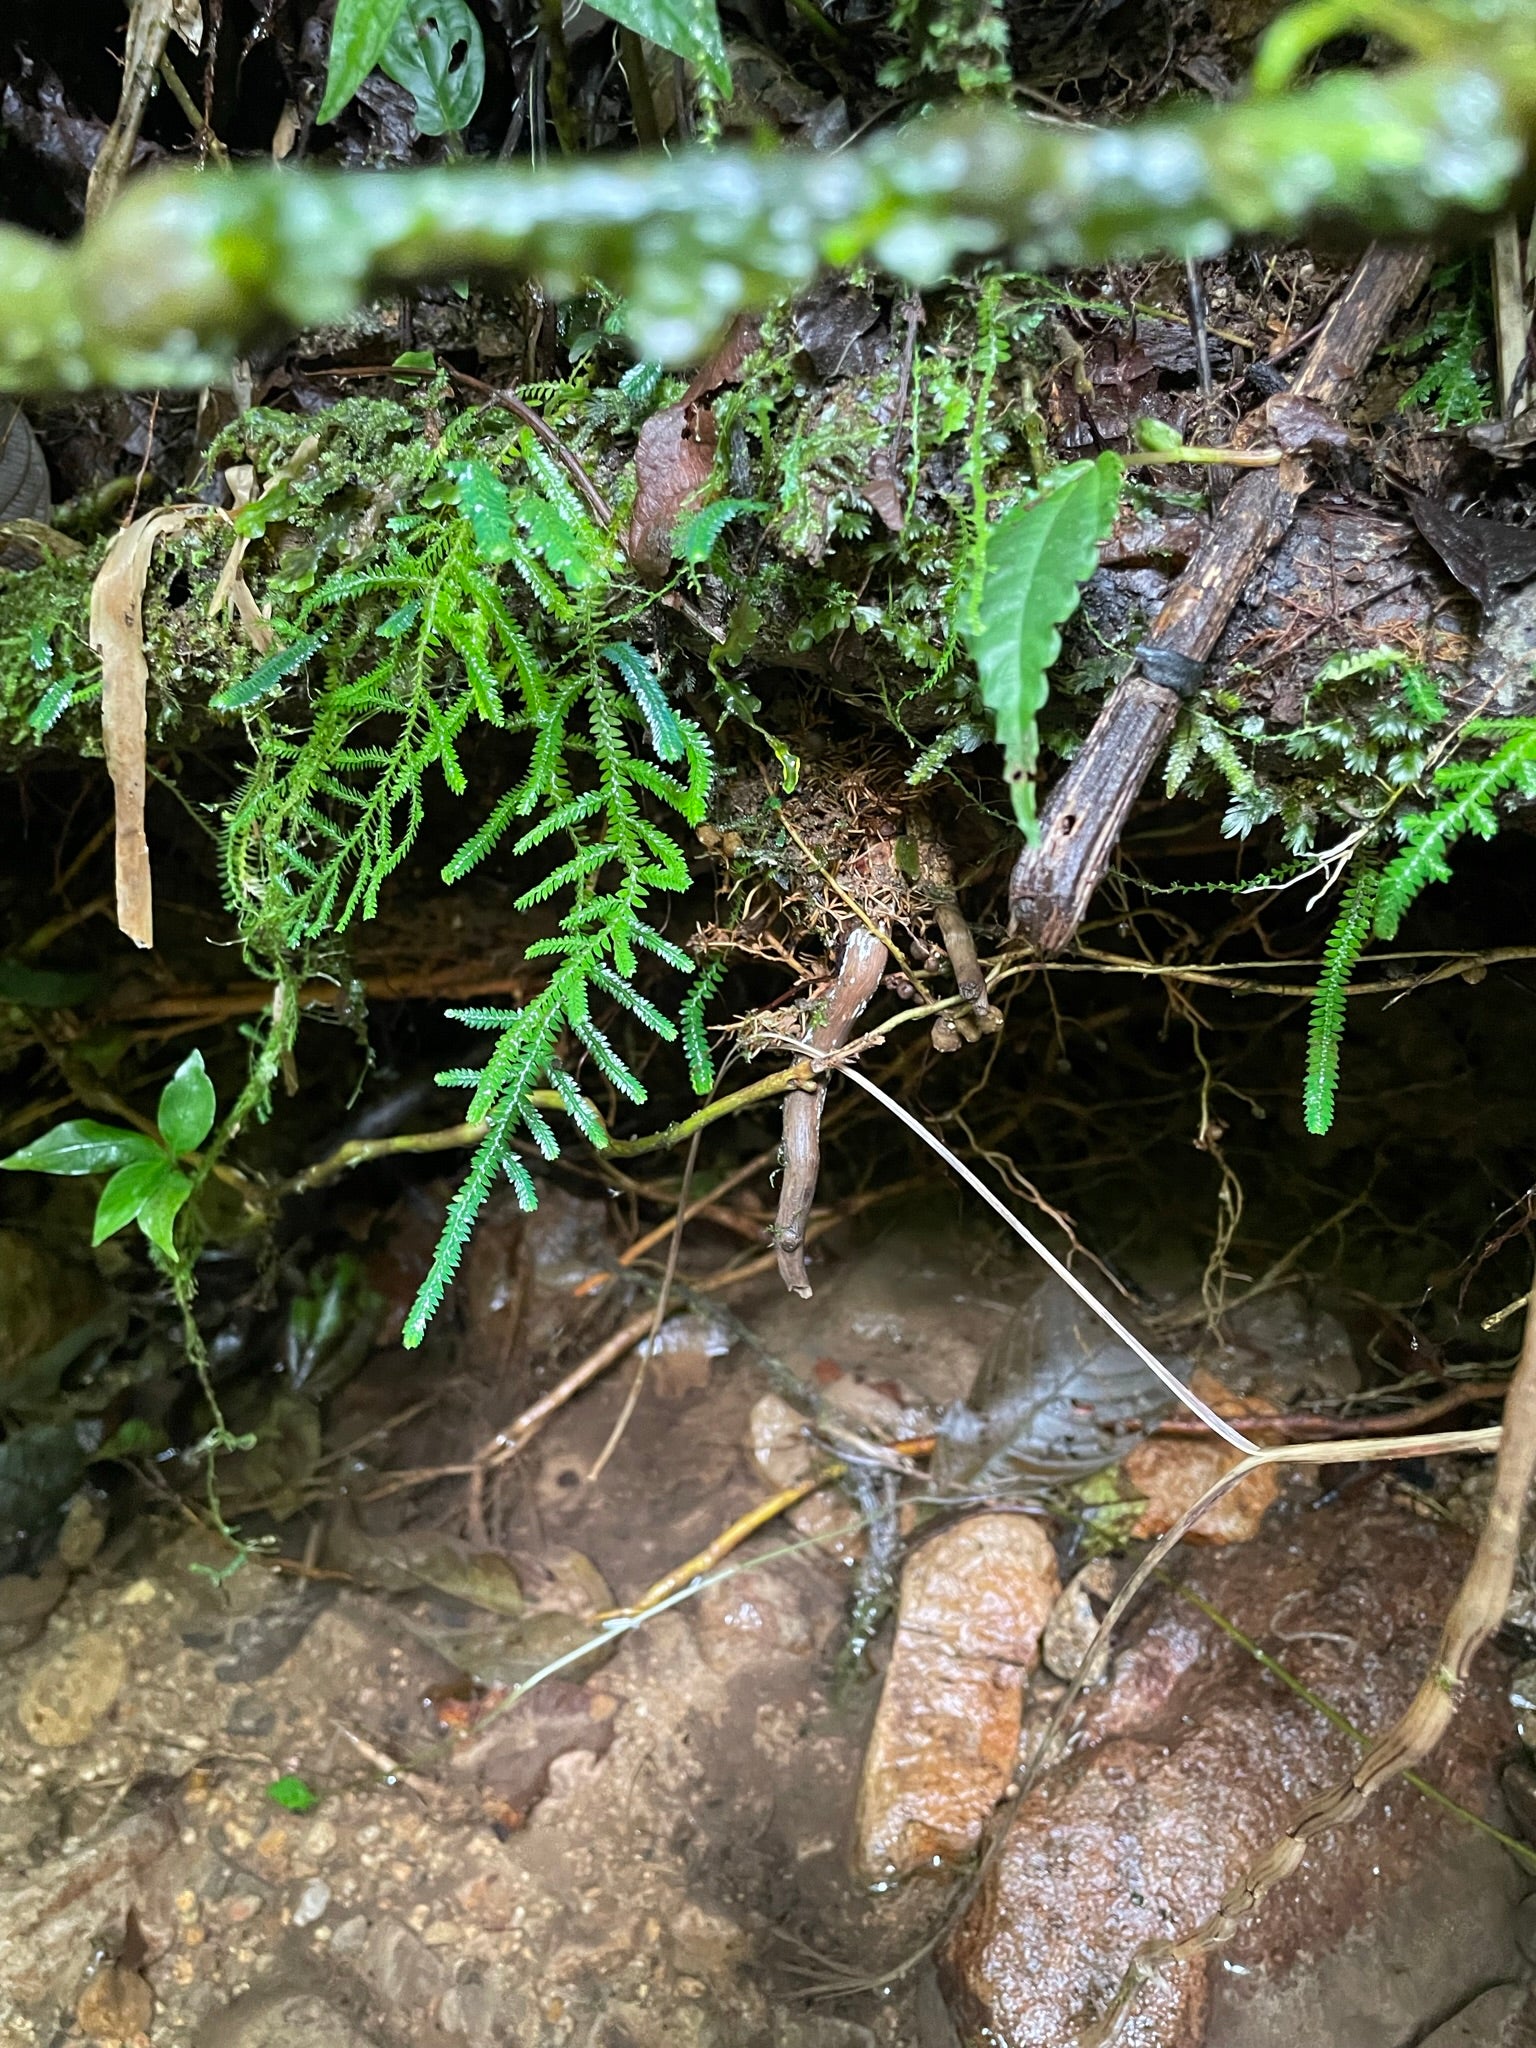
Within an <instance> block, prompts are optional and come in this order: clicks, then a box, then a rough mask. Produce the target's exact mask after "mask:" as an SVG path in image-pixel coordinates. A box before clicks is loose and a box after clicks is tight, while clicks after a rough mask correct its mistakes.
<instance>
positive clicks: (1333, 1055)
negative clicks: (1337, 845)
mask: <svg viewBox="0 0 1536 2048" xmlns="http://www.w3.org/2000/svg"><path fill="white" fill-rule="evenodd" d="M1380 882H1381V870H1380V868H1379V867H1378V866H1377V864H1376V862H1375V861H1374V860H1372V859H1371V858H1369V857H1368V856H1367V857H1364V858H1362V859H1359V860H1357V861H1356V862H1355V868H1354V873H1353V874H1352V875H1351V876H1350V878H1349V882H1348V885H1347V886H1346V888H1345V891H1344V898H1343V901H1342V902H1341V903H1340V905H1339V914H1338V917H1337V918H1336V919H1335V920H1334V926H1333V930H1332V931H1331V932H1330V933H1329V934H1328V943H1327V945H1326V946H1325V947H1324V949H1323V971H1322V974H1321V975H1320V976H1319V977H1318V983H1317V988H1316V990H1315V991H1314V992H1313V996H1312V1018H1311V1022H1310V1024H1309V1026H1308V1028H1307V1078H1306V1082H1305V1084H1304V1086H1303V1089H1302V1110H1303V1114H1304V1117H1305V1120H1306V1126H1307V1129H1308V1130H1309V1131H1310V1132H1311V1134H1312V1136H1313V1137H1314V1138H1322V1137H1326V1136H1327V1134H1328V1132H1329V1131H1330V1130H1331V1129H1332V1127H1333V1107H1334V1099H1335V1096H1336V1095H1337V1093H1338V1085H1339V1046H1340V1044H1341V1042H1342V1040H1343V1037H1344V1009H1345V1003H1346V1000H1347V991H1348V988H1349V978H1350V976H1351V975H1352V974H1353V973H1354V971H1355V963H1356V962H1357V961H1358V960H1359V958H1360V955H1361V952H1362V951H1363V950H1364V947H1365V942H1366V940H1367V939H1368V938H1369V937H1370V935H1371V912H1372V910H1373V909H1374V907H1375V904H1376V892H1377V889H1378V887H1379V886H1380Z"/></svg>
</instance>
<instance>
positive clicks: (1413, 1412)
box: [1152, 1380, 1509, 1443]
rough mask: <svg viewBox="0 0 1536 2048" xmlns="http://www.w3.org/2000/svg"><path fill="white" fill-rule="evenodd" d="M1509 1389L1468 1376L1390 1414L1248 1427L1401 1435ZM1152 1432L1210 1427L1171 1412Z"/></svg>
mask: <svg viewBox="0 0 1536 2048" xmlns="http://www.w3.org/2000/svg"><path fill="white" fill-rule="evenodd" d="M1508 1391H1509V1381H1508V1380H1468V1381H1467V1382H1466V1383H1465V1384H1464V1385H1462V1386H1459V1387H1453V1388H1451V1390H1450V1392H1449V1393H1445V1394H1437V1395H1436V1396H1435V1398H1434V1400H1433V1401H1421V1402H1420V1403H1419V1404H1418V1406H1417V1407H1414V1408H1401V1409H1399V1410H1398V1411H1397V1412H1396V1413H1395V1414H1393V1415H1367V1416H1362V1417H1360V1418H1358V1419H1356V1418H1344V1417H1340V1416H1337V1415H1275V1416H1266V1417H1265V1419H1264V1420H1263V1421H1262V1422H1254V1423H1253V1424H1252V1425H1251V1427H1252V1431H1253V1434H1254V1435H1255V1436H1272V1437H1279V1438H1281V1439H1283V1440H1286V1441H1289V1442H1291V1443H1297V1442H1302V1441H1305V1440H1306V1439H1308V1438H1311V1437H1317V1438H1336V1437H1340V1436H1402V1435H1404V1434H1406V1433H1408V1432H1411V1431H1413V1430H1419V1429H1423V1428H1424V1427H1425V1426H1426V1425H1427V1424H1429V1423H1431V1422H1438V1421H1439V1420H1440V1418H1441V1416H1442V1415H1450V1414H1453V1413H1454V1412H1455V1410H1456V1409H1458V1408H1469V1407H1471V1405H1472V1404H1473V1402H1474V1401H1502V1400H1503V1398H1504V1396H1505V1395H1506V1394H1507V1393H1508ZM1152 1434H1153V1435H1154V1436H1209V1435H1210V1431H1209V1430H1208V1429H1207V1428H1206V1426H1205V1424H1204V1423H1203V1422H1197V1421H1196V1420H1195V1419H1194V1417H1193V1416H1186V1415H1172V1416H1170V1417H1169V1418H1168V1420H1167V1421H1166V1422H1160V1423H1158V1425H1157V1427H1156V1428H1155V1429H1154V1430H1153V1431H1152Z"/></svg>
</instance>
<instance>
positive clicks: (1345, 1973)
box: [1205, 1831, 1529, 2048]
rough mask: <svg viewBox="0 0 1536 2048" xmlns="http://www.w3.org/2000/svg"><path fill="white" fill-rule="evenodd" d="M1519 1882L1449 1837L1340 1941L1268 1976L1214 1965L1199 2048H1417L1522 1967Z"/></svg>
mask: <svg viewBox="0 0 1536 2048" xmlns="http://www.w3.org/2000/svg"><path fill="white" fill-rule="evenodd" d="M1527 1881H1528V1880H1524V1879H1522V1877H1521V1875H1520V1873H1519V1871H1518V1870H1517V1869H1516V1867H1515V1866H1514V1864H1513V1863H1512V1862H1511V1861H1510V1859H1509V1857H1508V1856H1506V1855H1505V1854H1504V1852H1503V1851H1502V1850H1501V1849H1500V1848H1499V1847H1498V1845H1497V1843H1494V1842H1491V1841H1489V1840H1487V1839H1486V1838H1485V1837H1482V1836H1477V1835H1473V1834H1471V1833H1470V1832H1467V1831H1463V1832H1462V1833H1461V1834H1460V1835H1459V1836H1455V1837H1449V1838H1448V1839H1447V1840H1446V1842H1445V1843H1444V1845H1443V1848H1442V1850H1441V1851H1440V1852H1439V1853H1437V1854H1435V1855H1434V1856H1432V1857H1431V1858H1430V1859H1429V1860H1428V1861H1427V1862H1426V1863H1425V1865H1424V1866H1423V1867H1422V1868H1421V1869H1420V1870H1419V1871H1418V1872H1416V1873H1415V1875H1414V1876H1413V1877H1412V1878H1411V1879H1410V1880H1409V1881H1408V1883H1407V1884H1406V1885H1403V1886H1402V1887H1401V1888H1399V1889H1398V1890H1396V1891H1394V1892H1393V1893H1392V1894H1391V1896H1390V1897H1389V1898H1386V1899H1384V1900H1383V1901H1382V1902H1381V1904H1380V1907H1379V1908H1378V1909H1377V1910H1375V1911H1373V1913H1372V1914H1371V1916H1370V1918H1369V1919H1368V1920H1367V1921H1366V1922H1365V1924H1364V1925H1362V1926H1361V1927H1359V1928H1357V1929H1356V1930H1355V1931H1354V1932H1353V1933H1351V1934H1348V1935H1346V1936H1345V1937H1344V1939H1343V1940H1342V1941H1338V1942H1333V1941H1329V1942H1325V1943H1321V1944H1317V1945H1315V1946H1314V1947H1313V1948H1312V1949H1311V1951H1310V1952H1308V1953H1305V1954H1303V1955H1301V1956H1300V1957H1298V1959H1297V1961H1296V1963H1295V1964H1294V1966H1292V1967H1290V1968H1287V1969H1283V1970H1278V1971H1273V1972H1269V1971H1265V1972H1255V1973H1254V1974H1253V1975H1251V1976H1249V1975H1244V1974H1242V1973H1241V1972H1240V1971H1238V1970H1230V1969H1223V1968H1222V1967H1221V1966H1220V1965H1219V1964H1218V1965H1217V1967H1216V1968H1215V1969H1214V1970H1213V1971H1212V1973H1211V1990H1212V1998H1211V2017H1210V2022H1209V2026H1208V2028H1207V2032H1206V2041H1205V2048H1298V2044H1302V2043H1305V2044H1307V2048H1310V2044H1311V2043H1313V2042H1317V2043H1319V2044H1332V2043H1334V2042H1337V2043H1339V2044H1340V2048H1345V2044H1347V2048H1404V2044H1413V2048H1422V2043H1423V2036H1424V2035H1425V2033H1427V2032H1428V2031H1429V2029H1430V2028H1432V2027H1433V2026H1434V2025H1435V2024H1436V2023H1437V2022H1438V2021H1441V2020H1444V2019H1445V2017H1446V2015H1447V2014H1449V2013H1454V2012H1456V2010H1457V2009H1458V2007H1460V2006H1462V2005H1463V2004H1465V2003H1469V2002H1470V2001H1472V2000H1473V1999H1474V1998H1476V1996H1477V1994H1478V1993H1479V1992H1481V1991H1483V1990H1484V1989H1485V1988H1486V1987H1487V1986H1488V1985H1490V1984H1500V1983H1504V1982H1506V1981H1508V1980H1509V1979H1511V1978H1513V1977H1514V1976H1515V1975H1516V1974H1517V1973H1519V1972H1520V1971H1521V1957H1520V1951H1519V1943H1518V1938H1517V1937H1518V1923H1517V1919H1516V1907H1515V1901H1516V1899H1517V1898H1518V1896H1519V1893H1520V1890H1521V1886H1522V1884H1523V1883H1524V1882H1527ZM1302 1882H1303V1884H1304V1883H1305V1879H1303V1880H1302ZM1501 2048H1517V2044H1516V2042H1515V2041H1513V2040H1511V2041H1509V2042H1507V2043H1502V2044H1501ZM1518 2048H1529V2043H1527V2042H1521V2043H1519V2044H1518Z"/></svg>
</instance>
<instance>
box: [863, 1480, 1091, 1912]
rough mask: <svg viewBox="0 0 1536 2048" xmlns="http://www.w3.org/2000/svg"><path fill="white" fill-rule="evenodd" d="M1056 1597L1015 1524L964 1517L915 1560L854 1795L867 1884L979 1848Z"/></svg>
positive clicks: (1049, 1554)
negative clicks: (1025, 1690)
mask: <svg viewBox="0 0 1536 2048" xmlns="http://www.w3.org/2000/svg"><path fill="white" fill-rule="evenodd" d="M1060 1588H1061V1582H1060V1579H1059V1577H1058V1574H1057V1570H1056V1557H1055V1553H1054V1551H1053V1550H1052V1548H1051V1545H1050V1541H1049V1539H1048V1538H1047V1536H1046V1534H1045V1532H1044V1530H1043V1529H1042V1528H1041V1526H1040V1524H1039V1523H1038V1522H1036V1521H1033V1520H1031V1519H1030V1518H1029V1517H1028V1516H1025V1515H973V1516H971V1517H970V1518H969V1519H968V1520H966V1521H964V1522H961V1523H959V1524H957V1525H956V1526H955V1527H953V1528H950V1529H946V1530H944V1531H943V1532H942V1533H941V1534H940V1535H938V1536H936V1537H935V1538H934V1540H933V1541H932V1542H931V1543H926V1544H924V1545H923V1547H922V1548H921V1549H920V1550H918V1551H917V1552H916V1553H915V1555H914V1556H913V1558H912V1559H911V1561H910V1563H909V1564H908V1565H907V1568H906V1570H905V1572H904V1573H903V1574H902V1581H901V1604H900V1609H899V1613H898V1620H897V1627H896V1641H895V1646H894V1648H893V1650H892V1652H891V1662H890V1668H889V1670H888V1671H887V1673H886V1678H885V1686H884V1690H883V1691H882V1693H881V1696H880V1706H879V1709H878V1711H877V1713H876V1716H875V1725H874V1728H873V1730H872V1732H871V1734H870V1739H869V1747H868V1749H867V1751H866V1753H865V1758H864V1777H863V1782H862V1784H861V1785H860V1788H859V1806H858V1816H857V1819H856V1821H855V1828H854V1835H855V1840H854V1862H855V1866H856V1867H857V1868H858V1869H859V1870H860V1871H861V1872H862V1873H863V1874H865V1875H866V1876H869V1877H873V1878H883V1877H887V1876H890V1875H892V1874H893V1873H894V1874H902V1875H904V1874H906V1873H907V1872H910V1871H913V1870H917V1869H919V1868H921V1867H922V1866H924V1865H926V1864H930V1863H931V1862H932V1861H933V1860H934V1859H935V1858H936V1857H938V1858H943V1859H945V1860H950V1859H958V1858H960V1857H964V1856H966V1855H968V1854H969V1853H970V1851H971V1850H973V1849H974V1848H975V1846H976V1844H977V1842H978V1840H979V1839H980V1836H981V1830H982V1827H983V1825H984V1823H985V1821H986V1819H987V1817H988V1815H989V1814H990V1813H991V1812H992V1810H993V1808H994V1807H995V1806H996V1804H997V1801H998V1799H999V1798H1000V1797H1001V1795H1002V1792H1003V1789H1004V1787H1005V1786H1006V1785H1007V1783H1008V1780H1009V1777H1010V1775H1011V1774H1012V1771H1013V1767H1014V1761H1015V1757H1016V1753H1017V1749H1018V1740H1019V1723H1020V1718H1021V1715H1022V1710H1023V1691H1024V1680H1025V1677H1026V1676H1027V1673H1028V1671H1029V1668H1030V1666H1031V1665H1032V1664H1033V1662H1034V1659H1035V1652H1036V1648H1037V1646H1038V1644H1039V1640H1040V1632H1041V1630H1042V1628H1043V1627H1044V1626H1045V1622H1046V1617H1047V1616H1048V1615H1049V1613H1050V1610H1051V1605H1052V1603H1053V1601H1054V1600H1055V1598H1056V1596H1057V1594H1058V1593H1059V1591H1060Z"/></svg>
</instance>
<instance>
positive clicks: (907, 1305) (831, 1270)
mask: <svg viewBox="0 0 1536 2048" xmlns="http://www.w3.org/2000/svg"><path fill="white" fill-rule="evenodd" d="M811 1264H812V1271H813V1275H814V1278H815V1283H816V1313H815V1315H814V1316H807V1315H806V1313H805V1309H804V1306H803V1304H802V1303H800V1302H799V1301H797V1300H795V1299H794V1298H793V1297H785V1298H783V1299H780V1300H778V1301H776V1302H771V1303H770V1304H768V1305H767V1306H766V1307H765V1310H764V1313H763V1316H762V1319H761V1324H760V1328H761V1333H762V1338H763V1341H764V1343H766V1344H767V1345H768V1347H769V1349H770V1350H772V1351H774V1352H775V1353H777V1355H778V1356H779V1357H780V1358H782V1359H783V1360H784V1361H785V1363H786V1364H787V1365H789V1366H790V1367H791V1368H792V1369H793V1370H794V1371H795V1372H796V1373H798V1374H799V1375H800V1377H801V1378H802V1379H805V1380H807V1381H811V1380H817V1379H818V1377H819V1372H818V1369H819V1368H822V1367H824V1366H825V1365H826V1364H827V1363H828V1362H830V1363H831V1364H832V1365H833V1366H835V1367H838V1368H841V1370H842V1371H843V1372H844V1373H848V1374H852V1375H854V1376H856V1377H858V1378H860V1379H863V1380H866V1381H881V1380H889V1379H892V1378H895V1379H897V1380H899V1381H900V1382H901V1383H902V1384H903V1385H904V1386H906V1387H910V1388H912V1389H913V1390H914V1392H915V1393H917V1394H918V1395H920V1396H921V1397H922V1398H923V1399H924V1400H925V1401H928V1402H931V1403H933V1404H934V1405H936V1406H939V1405H942V1404H943V1403H945V1402H947V1401H953V1400H956V1399H957V1398H961V1397H963V1396H964V1395H965V1394H966V1393H968V1392H969V1390H970V1387H971V1384H972V1382H973V1381H974V1380H975V1378H976V1373H977V1369H978V1367H979V1366H980V1364H981V1361H982V1358H983V1356H984V1355H985V1353H986V1352H987V1351H988V1350H989V1349H990V1348H991V1346H992V1344H993V1343H994V1341H995V1340H996V1338H997V1335H998V1332H999V1330H1000V1329H1002V1327H1003V1326H1004V1324H1005V1322H1006V1321H1007V1319H1008V1317H1009V1316H1010V1315H1011V1314H1012V1313H1013V1312H1014V1307H1015V1303H1014V1301H1013V1300H1010V1299H1006V1298H1004V1297H1005V1294H1006V1293H1007V1292H1008V1289H1009V1285H1011V1289H1012V1293H1013V1294H1014V1295H1015V1296H1016V1294H1017V1292H1018V1286H1017V1280H1018V1275H1017V1273H1016V1272H1015V1271H1013V1270H1012V1269H1009V1270H1008V1271H1007V1272H1005V1273H1004V1275H1003V1280H1002V1282H1000V1283H999V1285H997V1286H996V1287H989V1286H988V1284H987V1282H986V1281H985V1280H984V1279H980V1278H978V1275H977V1262H976V1258H975V1253H974V1245H973V1244H970V1243H967V1244H965V1245H961V1244H960V1243H958V1242H957V1240H956V1239H955V1237H954V1236H953V1234H950V1233H947V1232H945V1231H942V1230H939V1231H935V1230H933V1229H899V1230H893V1231H891V1232H890V1233H889V1234H888V1235H887V1236H885V1237H883V1238H881V1240H880V1241H879V1243H878V1244H875V1245H873V1246H871V1247H870V1248H869V1249H868V1250H867V1251H862V1252H860V1253H858V1254H856V1255H855V1256H854V1257H852V1258H849V1259H847V1260H846V1261H843V1262H840V1263H837V1264H829V1263H828V1262H826V1261H824V1260H818V1259H817V1258H814V1257H813V1259H812V1262H811ZM1005 1283H1006V1284H1005Z"/></svg>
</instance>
